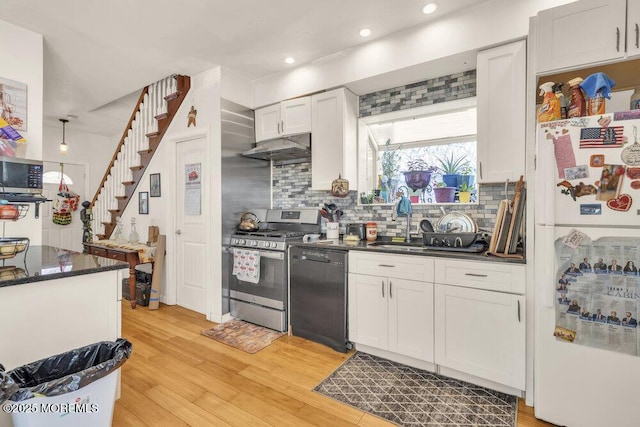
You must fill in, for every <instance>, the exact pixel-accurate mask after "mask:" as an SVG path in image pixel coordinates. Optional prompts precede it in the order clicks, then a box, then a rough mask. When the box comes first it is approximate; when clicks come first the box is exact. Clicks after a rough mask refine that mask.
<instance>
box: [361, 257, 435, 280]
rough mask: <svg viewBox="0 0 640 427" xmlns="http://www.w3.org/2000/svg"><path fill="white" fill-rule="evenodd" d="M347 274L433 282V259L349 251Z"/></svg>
mask: <svg viewBox="0 0 640 427" xmlns="http://www.w3.org/2000/svg"><path fill="white" fill-rule="evenodd" d="M349 272H350V273H358V274H366V275H370V276H385V277H397V278H399V279H408V280H420V281H423V282H433V277H434V275H433V274H434V273H433V258H428V257H424V256H417V255H413V256H412V255H395V254H381V253H368V252H361V251H349Z"/></svg>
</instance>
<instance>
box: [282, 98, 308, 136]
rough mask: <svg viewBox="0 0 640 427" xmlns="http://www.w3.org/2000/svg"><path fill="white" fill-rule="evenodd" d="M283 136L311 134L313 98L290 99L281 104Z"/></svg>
mask: <svg viewBox="0 0 640 427" xmlns="http://www.w3.org/2000/svg"><path fill="white" fill-rule="evenodd" d="M280 105H281V107H280V120H281V122H282V127H281V132H280V133H281V134H283V135H294V134H297V133H306V132H311V97H310V96H305V97H302V98H296V99H290V100H288V101H282V103H281V104H280Z"/></svg>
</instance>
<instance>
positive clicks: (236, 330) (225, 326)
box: [200, 320, 284, 354]
mask: <svg viewBox="0 0 640 427" xmlns="http://www.w3.org/2000/svg"><path fill="white" fill-rule="evenodd" d="M200 333H201V334H202V335H204V336H205V337H208V338H212V339H214V340H216V341H220V342H221V343H223V344H227V345H230V346H231V347H235V348H237V349H239V350H242V351H246V352H247V353H251V354H253V353H257V352H258V351H260V350H262V349H263V348H265V347H267V346H268V345H269V344H271V343H272V342H274V341H275V340H277V339H278V338H280V337H281V336H283V335H284V333H282V332H276V331H274V330H272V329H267V328H263V327H262V326H258V325H254V324H253V323H248V322H243V321H242V320H231V321H229V322H226V323H220V324H219V325H216V326H214V327H213V328H211V329H207V330H204V331H202V332H200Z"/></svg>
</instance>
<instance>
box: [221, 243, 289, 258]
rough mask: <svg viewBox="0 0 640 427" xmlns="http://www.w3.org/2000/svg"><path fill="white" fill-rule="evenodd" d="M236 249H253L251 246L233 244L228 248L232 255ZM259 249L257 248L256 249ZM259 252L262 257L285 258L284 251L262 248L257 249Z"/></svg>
mask: <svg viewBox="0 0 640 427" xmlns="http://www.w3.org/2000/svg"><path fill="white" fill-rule="evenodd" d="M234 249H249V250H252V249H250V248H234V247H232V246H229V247H228V248H227V252H229V253H230V254H231V255H233V250H234ZM256 250H257V249H256ZM257 252H258V253H259V254H260V257H261V258H269V259H280V260H283V259H284V252H277V251H261V250H257Z"/></svg>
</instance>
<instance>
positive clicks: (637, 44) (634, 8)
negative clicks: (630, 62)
mask: <svg viewBox="0 0 640 427" xmlns="http://www.w3.org/2000/svg"><path fill="white" fill-rule="evenodd" d="M627 52H628V53H629V56H633V55H640V2H638V1H635V0H631V1H629V2H628V3H627Z"/></svg>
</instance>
